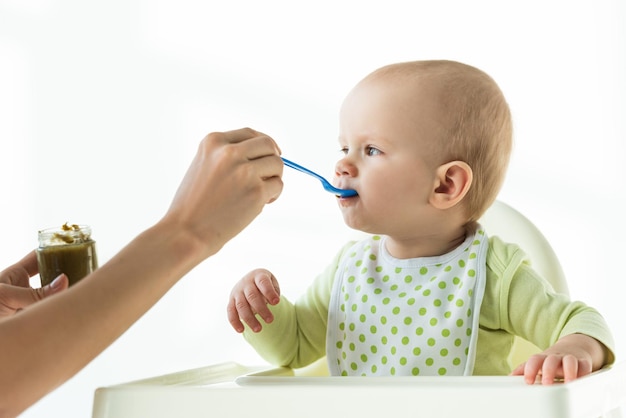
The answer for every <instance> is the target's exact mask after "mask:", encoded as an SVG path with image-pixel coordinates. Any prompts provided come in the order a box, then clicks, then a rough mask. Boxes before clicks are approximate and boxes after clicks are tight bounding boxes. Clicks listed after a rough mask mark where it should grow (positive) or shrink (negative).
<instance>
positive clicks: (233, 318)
mask: <svg viewBox="0 0 626 418" xmlns="http://www.w3.org/2000/svg"><path fill="white" fill-rule="evenodd" d="M226 314H227V315H228V322H229V323H230V325H231V326H232V327H233V329H234V330H235V331H237V332H238V333H242V332H243V331H244V329H245V327H244V325H243V322H241V319H240V318H241V316H240V314H239V311H238V310H237V304H236V302H235V299H234V298H231V299H230V301H229V302H228V305H227V306H226ZM253 316H254V315H253ZM257 322H258V321H257ZM259 326H260V324H259Z"/></svg>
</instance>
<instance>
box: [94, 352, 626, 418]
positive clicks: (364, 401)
mask: <svg viewBox="0 0 626 418" xmlns="http://www.w3.org/2000/svg"><path fill="white" fill-rule="evenodd" d="M288 372H289V370H288V369H269V370H268V371H264V372H261V373H258V372H256V371H255V370H254V369H247V368H246V367H244V366H241V365H239V364H236V363H230V364H221V365H215V366H210V367H207V368H201V369H197V370H188V371H185V372H181V373H178V374H172V375H167V376H160V377H159V376H157V377H155V378H152V379H148V380H144V381H138V382H132V383H129V384H124V385H117V386H112V387H108V388H100V389H98V391H97V392H96V395H95V401H94V411H93V418H143V417H151V418H160V417H163V418H165V417H168V418H169V417H173V416H176V417H180V418H195V417H208V416H210V417H228V418H237V417H242V418H244V417H245V418H249V417H266V416H267V417H272V418H283V417H284V418H293V417H304V418H307V417H311V418H313V417H315V418H318V417H328V418H331V417H362V418H368V417H372V418H377V417H383V416H394V417H428V418H437V417H442V418H443V417H445V418H449V417H467V418H473V417H479V418H491V417H493V418H501V417H503V416H506V417H508V418H518V417H519V418H528V417H533V418H598V417H612V418H617V417H621V412H620V411H619V410H618V408H619V407H623V406H624V405H626V385H624V382H625V381H626V364H624V363H623V364H618V365H616V366H614V367H613V368H612V369H606V370H602V371H599V372H596V373H594V374H592V375H590V376H587V377H584V378H581V379H578V380H576V381H574V382H571V383H568V384H555V385H551V386H542V385H540V384H535V385H527V384H525V383H524V382H523V380H522V378H521V377H508V376H505V377H503V376H500V377H486V376H473V377H445V376H444V377H441V376H440V377H388V378H385V377H383V378H379V377H367V378H361V377H307V376H302V375H297V376H287V375H286V374H287V373H288Z"/></svg>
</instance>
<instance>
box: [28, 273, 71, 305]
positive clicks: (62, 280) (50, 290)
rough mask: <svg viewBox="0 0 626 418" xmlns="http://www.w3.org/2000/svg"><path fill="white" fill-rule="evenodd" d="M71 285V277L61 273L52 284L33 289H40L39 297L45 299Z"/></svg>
mask: <svg viewBox="0 0 626 418" xmlns="http://www.w3.org/2000/svg"><path fill="white" fill-rule="evenodd" d="M68 286H69V279H68V278H67V276H66V275H65V274H61V275H59V276H58V277H57V278H56V279H54V280H53V281H52V282H51V283H50V284H47V285H45V286H44V287H42V288H40V289H33V290H36V291H38V293H39V294H38V295H37V296H36V297H37V299H43V298H46V297H48V296H51V295H54V294H55V293H59V292H61V291H62V290H65V289H67V288H68Z"/></svg>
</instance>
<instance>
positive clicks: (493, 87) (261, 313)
mask: <svg viewBox="0 0 626 418" xmlns="http://www.w3.org/2000/svg"><path fill="white" fill-rule="evenodd" d="M512 142H513V140H512V123H511V115H510V111H509V107H508V105H507V103H506V100H505V98H504V96H503V94H502V92H501V91H500V89H499V87H498V86H497V84H496V83H495V82H494V81H493V79H492V78H491V77H489V76H488V75H487V74H485V73H484V72H482V71H480V70H478V69H476V68H474V67H471V66H468V65H465V64H462V63H458V62H454V61H416V62H405V63H398V64H392V65H388V66H385V67H383V68H380V69H378V70H376V71H374V72H373V73H371V74H369V75H368V76H367V77H365V79H363V80H362V81H361V82H359V83H358V84H357V85H356V86H355V87H354V89H353V90H352V91H351V92H350V93H349V94H348V96H347V97H346V99H345V101H344V103H343V106H342V108H341V112H340V133H339V143H340V145H341V149H342V151H343V154H344V155H343V158H342V159H341V160H340V161H339V162H338V163H337V165H336V172H335V179H334V182H335V185H336V186H338V187H341V188H346V189H354V190H356V191H357V192H358V195H357V196H355V197H349V198H338V205H339V208H340V210H341V212H342V214H343V217H344V221H345V222H346V224H347V225H348V226H350V227H351V228H354V229H357V230H360V231H363V232H366V233H368V234H371V236H369V237H368V238H366V239H363V240H362V241H360V242H350V243H348V244H347V245H345V246H344V247H343V248H342V249H341V250H340V251H339V253H338V254H337V256H336V257H335V259H333V260H332V262H331V263H330V265H329V266H328V267H327V268H326V270H325V271H323V272H322V273H321V274H320V275H319V276H318V277H317V278H316V279H315V281H314V282H313V284H312V285H311V286H310V287H309V289H308V290H307V291H306V293H305V294H304V295H302V296H301V297H300V298H299V299H298V300H297V301H296V302H295V304H294V303H291V302H290V301H289V300H287V299H286V298H285V297H283V296H280V291H279V286H278V282H277V281H276V278H275V277H274V276H273V275H272V273H271V272H269V271H267V270H263V269H258V270H254V271H252V272H250V273H248V274H247V275H246V276H245V277H244V278H243V279H241V280H240V281H239V282H238V283H237V284H236V285H235V287H234V289H233V291H232V293H231V296H230V301H229V304H228V309H227V310H228V319H229V322H230V323H231V325H232V326H233V328H234V329H235V330H236V331H237V332H244V335H245V337H246V339H247V340H248V341H249V342H250V343H251V344H252V345H253V346H254V347H255V349H256V350H257V351H258V353H259V354H260V355H261V356H262V357H263V358H265V359H266V360H267V361H269V362H270V363H272V364H275V365H281V366H289V367H293V368H299V367H304V366H306V365H308V364H310V363H312V362H314V361H315V360H317V359H319V358H321V357H323V356H325V355H326V356H327V360H328V366H329V369H330V372H331V374H332V375H342V376H390V375H395V376H412V375H415V376H417V375H419V376H423V375H472V374H473V375H505V374H513V375H524V378H525V381H526V382H527V383H534V382H535V380H536V378H537V377H538V376H541V382H542V383H544V384H550V383H552V382H553V381H555V380H556V379H564V380H565V381H570V380H572V379H575V378H577V377H580V376H583V375H586V374H589V373H591V372H592V371H594V370H597V369H599V368H601V367H603V366H605V365H607V364H609V363H611V362H613V361H614V354H613V353H614V348H613V340H612V336H611V333H610V331H609V329H608V327H607V325H606V323H605V321H604V319H603V318H602V316H601V315H600V314H599V313H598V312H597V311H596V310H595V309H593V308H591V307H588V306H586V305H585V304H583V303H581V302H572V301H570V300H569V299H568V298H567V297H566V296H565V295H562V294H557V293H555V292H553V291H552V290H551V286H550V285H549V284H548V282H547V281H546V280H545V279H544V278H542V277H540V276H539V275H538V274H537V273H536V272H535V271H534V270H533V269H532V266H531V265H530V262H529V260H528V259H527V258H526V256H525V254H524V252H523V251H522V250H521V249H520V248H519V247H518V246H516V245H515V244H509V243H505V242H503V241H502V240H501V239H499V238H498V237H497V236H489V235H488V234H489V231H486V230H484V229H483V228H482V226H481V225H480V224H478V223H477V220H478V219H479V218H480V217H481V216H482V215H483V213H484V212H485V210H486V209H487V208H489V206H490V205H491V204H492V203H493V202H494V200H495V199H496V196H497V194H498V192H499V190H500V187H501V185H502V183H503V180H504V177H505V172H506V168H507V165H508V162H509V157H510V153H511V148H512ZM259 319H261V320H263V321H264V322H265V323H266V325H265V326H264V327H263V329H262V326H261V323H260V321H259ZM244 323H245V324H247V325H248V327H249V329H246V327H245V326H244ZM515 336H519V337H521V338H524V339H526V340H528V341H530V342H532V343H533V344H535V345H536V346H538V347H541V349H543V350H544V351H543V352H542V353H540V354H537V355H534V356H532V357H531V358H529V359H528V360H527V361H526V362H525V363H523V364H521V365H510V364H509V363H508V360H507V359H508V356H509V353H510V351H511V347H512V345H513V340H514V337H515ZM515 366H517V367H515Z"/></svg>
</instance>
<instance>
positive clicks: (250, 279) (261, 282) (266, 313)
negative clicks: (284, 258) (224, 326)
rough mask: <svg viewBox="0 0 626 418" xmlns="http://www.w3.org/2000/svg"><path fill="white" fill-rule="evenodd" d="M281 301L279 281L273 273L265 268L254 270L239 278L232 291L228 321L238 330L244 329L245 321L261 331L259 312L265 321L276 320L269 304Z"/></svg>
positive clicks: (254, 329)
mask: <svg viewBox="0 0 626 418" xmlns="http://www.w3.org/2000/svg"><path fill="white" fill-rule="evenodd" d="M279 301H280V288H279V287H278V281H276V278H275V277H274V275H273V274H272V273H270V272H269V271H267V270H264V269H257V270H253V271H251V272H250V273H248V274H246V275H245V276H244V277H243V279H241V280H239V282H237V284H236V285H235V287H233V290H232V291H231V292H230V300H229V301H228V306H227V308H226V311H227V313H228V322H230V324H231V325H232V327H233V328H234V329H235V331H237V332H240V333H241V332H243V331H244V325H243V323H242V321H243V322H245V323H246V324H248V326H249V327H250V329H252V331H254V332H259V331H261V323H260V322H259V320H258V319H257V318H256V314H258V315H259V316H260V317H261V318H262V319H263V320H264V321H265V323H267V324H269V323H270V322H272V321H273V320H274V316H273V315H272V312H270V310H269V308H268V307H267V304H268V303H269V304H270V305H276V304H277V303H278V302H279Z"/></svg>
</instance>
